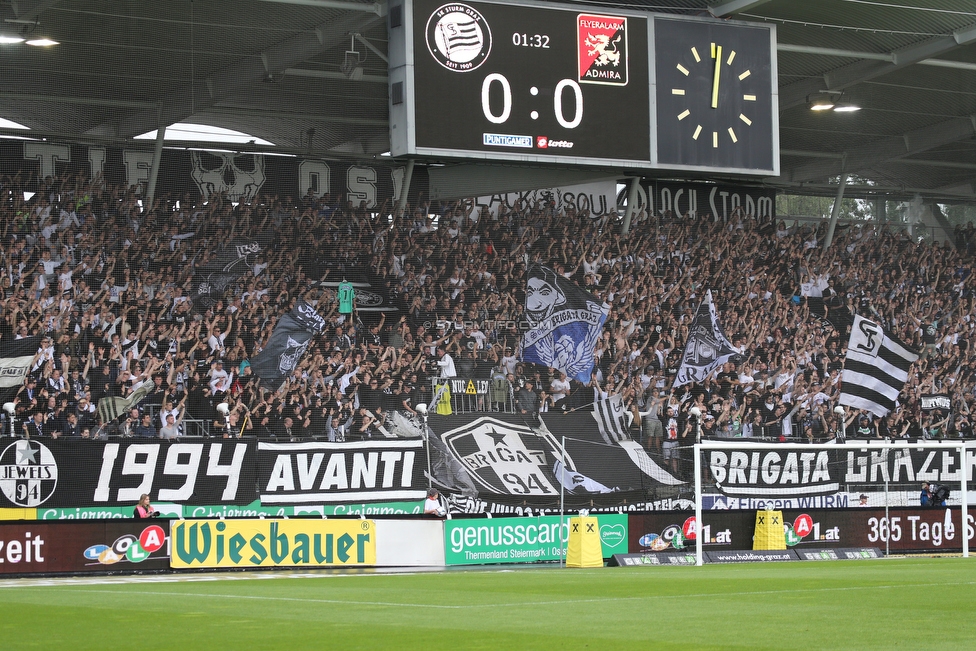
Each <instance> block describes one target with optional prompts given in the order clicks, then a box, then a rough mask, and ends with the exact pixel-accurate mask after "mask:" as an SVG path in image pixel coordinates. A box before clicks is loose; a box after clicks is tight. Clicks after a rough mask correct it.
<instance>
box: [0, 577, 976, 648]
mask: <svg viewBox="0 0 976 651" xmlns="http://www.w3.org/2000/svg"><path fill="white" fill-rule="evenodd" d="M306 576H307V575H306ZM266 577H267V575H266V574H265V575H262V576H260V577H259V576H255V575H246V574H236V575H231V576H229V577H228V576H227V575H206V576H201V575H194V576H193V579H195V580H194V581H187V582H139V583H128V582H125V579H116V580H115V581H111V582H109V583H106V584H92V583H90V582H71V581H65V582H47V583H55V584H54V585H38V583H37V582H36V581H34V580H24V581H21V582H18V583H19V585H17V586H16V587H12V585H11V584H12V583H13V582H10V581H4V582H2V584H0V585H2V587H0V641H2V642H0V648H2V649H4V650H5V651H12V650H14V649H62V650H67V651H81V650H83V649H98V650H104V649H168V650H176V651H188V650H190V649H237V650H244V649H287V650H293V649H306V648H307V649H422V650H423V651H433V650H435V649H451V650H457V649H505V650H509V649H511V650H516V649H558V650H560V651H566V650H569V649H608V650H610V651H618V650H621V649H642V650H645V651H646V650H647V649H653V648H665V649H668V650H675V649H770V650H773V649H775V650H777V651H779V650H784V649H798V650H801V649H802V650H804V651H806V650H809V649H845V650H846V649H902V648H903V649H912V650H918V649H939V650H940V651H945V650H948V649H973V648H974V647H976V618H974V616H973V615H974V613H976V560H974V559H962V558H910V559H891V560H881V561H879V560H875V561H834V562H808V563H782V564H766V565H758V564H748V565H712V566H706V567H702V568H695V567H673V568H672V567H641V568H605V569H600V570H569V569H555V568H553V569H532V570H528V569H515V570H514V571H513V570H512V569H511V568H506V571H452V572H442V573H423V574H401V575H352V576H348V575H347V576H329V575H322V576H316V577H314V578H300V577H289V576H287V575H273V576H272V578H266ZM200 579H206V580H200Z"/></svg>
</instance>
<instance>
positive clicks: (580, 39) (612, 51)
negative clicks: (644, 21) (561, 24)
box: [576, 14, 629, 86]
mask: <svg viewBox="0 0 976 651" xmlns="http://www.w3.org/2000/svg"><path fill="white" fill-rule="evenodd" d="M576 35H577V42H576V46H577V51H578V52H577V54H578V59H579V81H580V82H581V83H584V84H606V85H610V86H626V85H627V70H628V64H629V60H628V57H627V19H626V18H624V17H622V16H600V15H594V14H579V15H578V16H577V17H576Z"/></svg>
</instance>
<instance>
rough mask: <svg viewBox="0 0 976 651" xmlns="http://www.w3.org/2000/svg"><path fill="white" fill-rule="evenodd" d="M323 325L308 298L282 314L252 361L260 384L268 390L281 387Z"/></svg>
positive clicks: (321, 319)
mask: <svg viewBox="0 0 976 651" xmlns="http://www.w3.org/2000/svg"><path fill="white" fill-rule="evenodd" d="M324 328H325V319H323V318H322V317H321V316H319V314H318V312H316V311H315V308H314V307H312V306H311V305H309V304H308V303H306V302H305V301H301V302H299V303H298V305H296V306H295V308H294V309H293V310H292V311H291V312H289V313H288V314H286V315H284V316H283V317H281V319H279V320H278V325H276V326H275V329H274V332H272V333H271V339H270V340H269V341H268V345H267V346H265V347H264V350H262V351H261V352H260V353H258V355H257V357H255V358H254V359H253V360H251V369H252V370H253V371H254V374H255V375H256V376H257V377H259V378H260V379H261V384H262V385H263V386H265V387H267V388H269V389H276V388H278V387H279V386H281V383H282V382H284V381H285V380H286V379H288V376H289V375H291V374H292V372H293V371H294V370H295V367H296V366H298V363H299V362H300V361H301V359H302V357H303V356H304V355H305V351H306V350H308V347H309V344H310V342H311V340H312V336H313V335H316V334H318V333H320V332H322V330H323V329H324Z"/></svg>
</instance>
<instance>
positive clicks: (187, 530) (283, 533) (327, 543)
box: [172, 520, 376, 569]
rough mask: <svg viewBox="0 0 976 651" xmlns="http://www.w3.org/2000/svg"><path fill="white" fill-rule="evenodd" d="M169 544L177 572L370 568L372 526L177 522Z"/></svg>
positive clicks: (353, 523) (313, 522)
mask: <svg viewBox="0 0 976 651" xmlns="http://www.w3.org/2000/svg"><path fill="white" fill-rule="evenodd" d="M172 538H173V559H172V565H173V567H174V568H180V569H190V568H201V567H222V568H250V567H334V566H369V565H375V564H376V525H375V522H374V521H373V520H181V521H179V522H174V523H173V527H172Z"/></svg>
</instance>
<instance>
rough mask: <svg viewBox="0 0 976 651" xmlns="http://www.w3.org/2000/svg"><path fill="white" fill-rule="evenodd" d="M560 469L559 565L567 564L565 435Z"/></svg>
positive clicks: (560, 448)
mask: <svg viewBox="0 0 976 651" xmlns="http://www.w3.org/2000/svg"><path fill="white" fill-rule="evenodd" d="M559 470H560V472H561V473H562V476H561V477H560V478H559V565H560V567H565V566H566V547H565V541H566V539H565V538H563V531H564V529H563V527H564V524H563V523H564V522H565V520H566V437H565V436H563V440H562V443H561V444H560V445H559Z"/></svg>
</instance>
